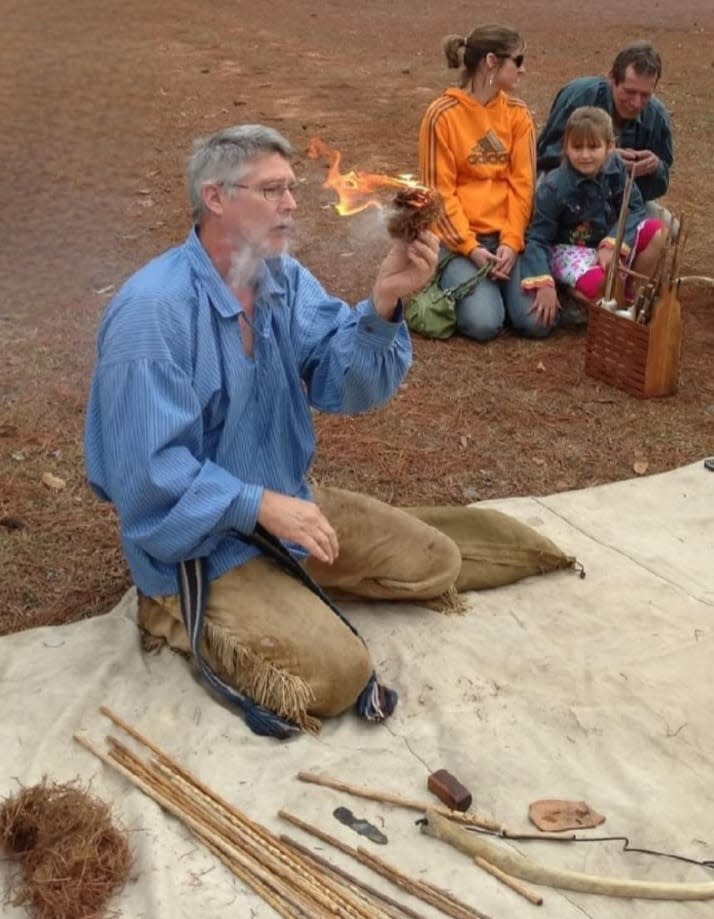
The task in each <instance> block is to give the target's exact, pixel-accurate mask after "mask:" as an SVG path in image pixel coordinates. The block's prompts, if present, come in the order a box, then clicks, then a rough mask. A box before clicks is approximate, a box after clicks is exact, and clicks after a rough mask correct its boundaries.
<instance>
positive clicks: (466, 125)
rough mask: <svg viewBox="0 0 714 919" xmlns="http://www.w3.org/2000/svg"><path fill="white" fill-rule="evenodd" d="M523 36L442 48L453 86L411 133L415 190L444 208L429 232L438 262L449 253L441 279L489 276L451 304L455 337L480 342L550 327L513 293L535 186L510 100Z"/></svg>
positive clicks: (459, 41)
mask: <svg viewBox="0 0 714 919" xmlns="http://www.w3.org/2000/svg"><path fill="white" fill-rule="evenodd" d="M524 47H525V44H524V42H523V39H522V38H521V37H520V35H519V34H518V33H517V32H514V31H512V30H511V29H507V28H504V27H502V26H495V25H487V26H479V27H478V28H476V29H474V30H473V32H471V34H470V35H469V36H468V38H462V37H460V36H455V35H449V36H447V37H446V38H445V39H444V41H443V48H444V53H445V55H446V59H447V61H448V63H449V66H450V67H461V68H462V70H461V80H460V85H459V86H458V87H451V88H449V89H447V90H446V91H445V92H444V93H442V95H441V96H439V97H438V98H437V99H435V100H434V102H432V103H431V105H430V106H429V108H428V109H427V111H426V114H425V115H424V118H423V120H422V123H421V128H420V132H419V166H420V172H421V181H422V182H423V184H425V185H428V186H430V187H431V188H435V189H437V190H438V191H439V192H440V193H441V196H442V198H443V200H444V205H445V211H444V215H443V217H441V218H440V219H439V220H438V222H437V224H436V225H435V227H434V228H433V229H434V231H435V232H436V234H437V236H439V239H440V240H441V245H442V255H445V254H446V253H447V252H449V251H450V252H452V253H455V254H456V258H453V259H452V260H451V261H450V262H449V263H448V265H446V267H445V268H444V270H443V272H442V274H441V284H442V285H443V286H444V287H456V286H457V285H458V284H460V283H461V282H463V281H465V280H466V279H467V278H470V277H473V276H474V274H476V273H477V272H478V271H479V270H480V269H481V268H483V266H484V265H486V264H488V265H489V270H488V273H487V275H486V276H485V277H484V278H483V280H482V281H481V282H480V284H479V285H478V286H477V287H476V288H475V290H474V291H473V292H472V293H470V294H468V295H467V296H465V297H463V298H462V299H461V300H460V301H459V302H458V303H457V306H456V322H457V328H458V330H459V331H460V332H461V333H462V334H463V335H467V336H468V337H470V338H475V339H478V340H479V341H487V340H488V339H490V338H493V337H494V336H495V335H497V334H498V332H499V331H500V330H501V328H502V327H503V326H504V324H505V323H506V321H508V322H509V324H510V325H511V327H512V328H513V329H514V330H515V331H517V332H519V333H521V334H523V335H529V336H533V337H540V336H544V335H547V334H548V332H549V331H550V329H549V327H548V326H546V325H544V324H543V323H541V322H540V321H539V320H538V318H537V316H536V315H535V314H533V313H532V312H531V311H530V310H531V306H532V297H529V296H528V295H526V294H524V293H523V292H522V291H521V286H520V271H519V265H518V256H519V254H520V253H521V252H522V251H523V248H524V245H525V232H526V227H527V226H528V222H529V220H530V217H531V210H532V207H533V194H534V188H535V131H534V126H533V119H532V118H531V114H530V112H529V111H528V108H527V106H526V105H525V103H524V102H521V100H520V99H517V98H515V96H513V95H511V93H512V91H513V90H514V89H515V87H516V85H517V83H518V80H519V78H520V75H521V73H523V61H524V50H523V49H524Z"/></svg>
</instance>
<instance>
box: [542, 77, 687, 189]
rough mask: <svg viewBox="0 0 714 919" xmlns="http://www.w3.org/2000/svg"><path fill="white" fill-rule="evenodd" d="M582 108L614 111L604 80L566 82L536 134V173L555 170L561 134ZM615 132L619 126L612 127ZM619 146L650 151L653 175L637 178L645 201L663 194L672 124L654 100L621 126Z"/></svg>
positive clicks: (670, 157) (669, 161)
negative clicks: (655, 159) (654, 159)
mask: <svg viewBox="0 0 714 919" xmlns="http://www.w3.org/2000/svg"><path fill="white" fill-rule="evenodd" d="M581 105H594V106H596V107H597V108H601V109H605V111H606V112H609V113H610V115H612V114H613V112H614V105H613V101H612V89H611V87H610V83H609V81H608V79H607V78H606V77H580V78H579V79H577V80H572V81H571V82H570V83H567V84H566V85H565V86H564V87H563V88H562V89H561V90H560V92H559V93H558V95H557V96H556V97H555V99H554V100H553V105H552V107H551V109H550V115H549V116H548V121H547V122H546V125H545V127H544V128H543V130H542V131H541V132H540V134H539V135H538V142H537V145H536V162H537V167H538V169H539V170H545V171H546V172H547V171H548V170H550V169H553V168H555V167H556V166H557V165H558V164H559V163H560V159H561V156H562V153H563V132H564V131H565V123H566V122H567V120H568V118H569V117H570V115H571V113H572V112H573V111H574V110H575V109H576V108H578V107H579V106H581ZM615 130H616V131H617V130H618V126H617V125H615ZM616 143H617V146H618V147H630V148H632V149H633V150H651V151H652V152H653V153H656V154H657V156H658V157H659V158H660V164H659V166H658V168H657V171H656V172H653V173H652V174H651V175H647V176H640V177H639V178H638V179H636V180H635V181H636V183H637V187H638V188H639V190H640V192H641V193H642V197H643V198H644V200H645V201H651V200H653V199H654V198H659V197H660V196H661V195H664V194H665V193H666V191H667V187H668V185H669V170H670V167H671V166H672V162H673V161H674V145H673V141H672V125H671V123H670V120H669V115H668V114H667V109H666V108H665V107H664V105H663V104H662V103H661V102H660V101H659V99H657V98H656V97H653V98H652V99H650V101H649V102H648V103H647V105H646V106H645V108H644V109H643V111H642V112H640V114H639V115H638V116H637V118H633V119H632V120H631V121H626V122H625V123H624V124H622V125H621V126H620V129H619V133H618V135H617V140H616Z"/></svg>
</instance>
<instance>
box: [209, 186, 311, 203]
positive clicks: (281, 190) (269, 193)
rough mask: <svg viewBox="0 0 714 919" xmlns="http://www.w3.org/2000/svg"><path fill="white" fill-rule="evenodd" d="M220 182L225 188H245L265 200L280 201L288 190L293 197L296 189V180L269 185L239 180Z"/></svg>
mask: <svg viewBox="0 0 714 919" xmlns="http://www.w3.org/2000/svg"><path fill="white" fill-rule="evenodd" d="M222 184H223V185H224V186H226V187H227V188H245V189H247V191H252V192H254V193H255V194H257V195H262V196H263V197H264V198H265V200H266V201H273V202H275V201H281V200H282V199H283V198H284V197H285V195H286V194H287V193H288V192H290V195H291V196H292V197H293V198H294V197H295V193H296V191H297V182H288V184H287V185H286V184H285V183H284V182H274V183H271V184H269V185H243V184H241V183H240V182H224V183H222Z"/></svg>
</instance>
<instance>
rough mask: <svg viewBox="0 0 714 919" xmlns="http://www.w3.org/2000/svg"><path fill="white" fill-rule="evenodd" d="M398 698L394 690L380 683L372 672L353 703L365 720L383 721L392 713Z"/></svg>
mask: <svg viewBox="0 0 714 919" xmlns="http://www.w3.org/2000/svg"><path fill="white" fill-rule="evenodd" d="M398 700H399V696H398V695H397V693H396V692H395V690H393V689H389V688H388V687H387V686H384V685H383V684H382V683H380V682H379V680H378V679H377V674H376V673H373V674H372V676H371V677H370V678H369V682H368V683H367V685H366V686H365V688H364V689H363V690H362V692H361V693H360V694H359V697H358V699H357V702H356V703H355V705H356V707H357V714H358V715H360V716H361V717H362V718H366V719H367V721H384V720H385V719H386V718H389V716H390V715H391V714H392V713H393V711H394V709H395V708H396V707H397V702H398Z"/></svg>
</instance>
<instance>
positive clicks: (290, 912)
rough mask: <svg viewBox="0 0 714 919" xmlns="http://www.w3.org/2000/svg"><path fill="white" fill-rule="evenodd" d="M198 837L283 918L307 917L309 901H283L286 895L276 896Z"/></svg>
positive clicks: (198, 836) (200, 835) (209, 842)
mask: <svg viewBox="0 0 714 919" xmlns="http://www.w3.org/2000/svg"><path fill="white" fill-rule="evenodd" d="M196 837H197V838H198V839H200V840H201V842H202V843H203V844H204V846H205V847H206V848H207V849H208V851H209V852H211V853H212V854H213V855H215V856H216V858H217V859H218V860H219V861H221V862H223V864H224V865H225V866H226V868H228V870H229V871H231V872H232V873H233V874H235V875H236V877H238V878H240V880H241V881H243V883H244V884H245V885H246V886H247V887H250V888H251V889H252V890H254V891H255V892H256V893H257V894H258V895H259V896H260V897H262V899H263V900H265V902H266V903H267V904H269V905H270V906H272V907H273V909H274V910H275V912H276V913H278V915H280V916H283V917H284V919H302V917H303V916H304V915H305V909H306V908H307V907H308V906H309V905H310V904H308V903H307V901H305V900H303V899H302V898H298V897H294V899H295V901H296V902H295V903H294V904H288V903H287V902H284V901H283V899H282V897H283V896H284V894H281V895H276V894H275V893H274V892H273V890H272V889H271V888H270V887H268V886H267V884H264V883H263V882H262V881H259V880H258V879H257V878H254V877H253V876H252V875H251V874H250V873H249V872H247V871H244V869H243V868H242V866H241V865H239V864H238V863H237V862H235V861H233V859H231V858H229V857H228V856H227V855H226V854H225V853H223V852H221V850H220V849H218V848H217V847H216V846H214V845H213V843H212V842H211V841H210V840H209V839H207V838H206V837H205V836H203V835H202V834H201V833H197V834H196Z"/></svg>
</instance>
